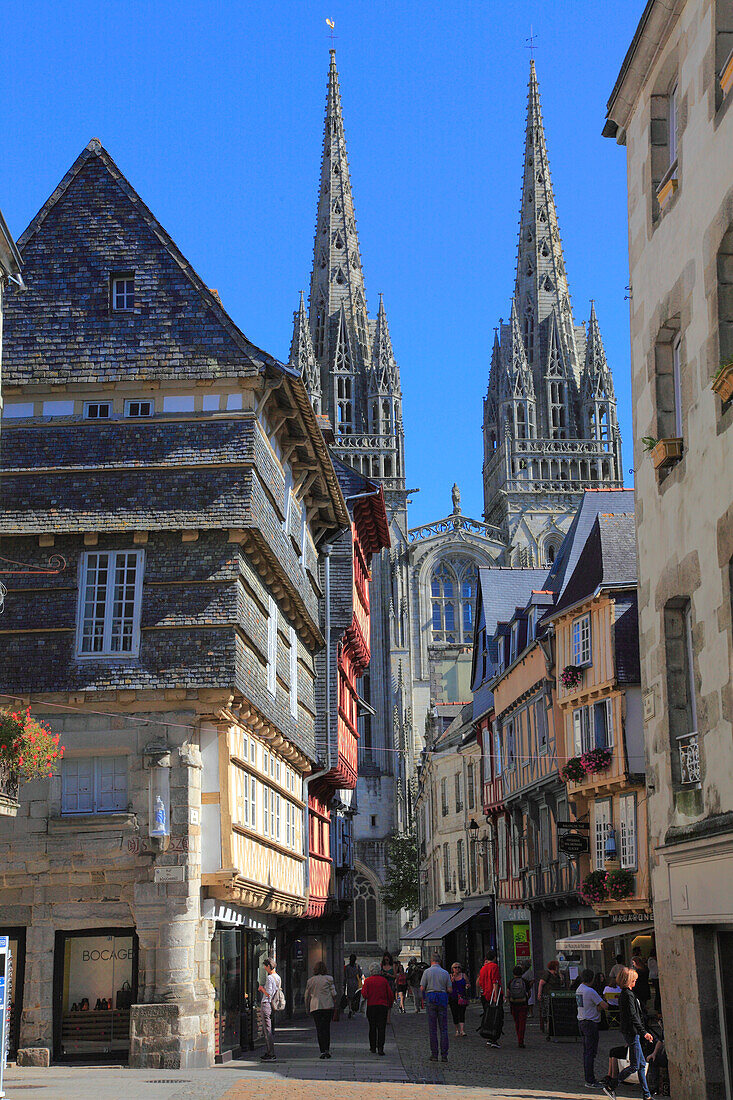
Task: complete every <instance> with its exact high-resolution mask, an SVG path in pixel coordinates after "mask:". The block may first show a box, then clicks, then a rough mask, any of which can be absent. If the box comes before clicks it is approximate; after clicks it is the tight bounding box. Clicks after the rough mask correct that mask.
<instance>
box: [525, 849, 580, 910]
mask: <svg viewBox="0 0 733 1100" xmlns="http://www.w3.org/2000/svg"><path fill="white" fill-rule="evenodd" d="M579 888H580V871H579V868H578V863H577V861H576V860H572V861H571V862H569V863H565V862H564V861H562V862H561V861H560V860H557V859H554V860H552V861H551V862H550V863H545V864H542V865H541V866H540V867H532V868H531V870H528V871H525V872H524V894H525V898H526V899H527V901H539V900H540V899H541V898H550V897H556V896H560V895H563V894H573V893H575V892H576V891H577V890H579Z"/></svg>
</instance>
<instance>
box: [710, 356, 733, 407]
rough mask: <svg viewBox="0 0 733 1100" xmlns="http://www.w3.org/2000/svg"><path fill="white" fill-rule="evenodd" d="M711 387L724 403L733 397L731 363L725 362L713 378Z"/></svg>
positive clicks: (732, 367) (732, 368)
mask: <svg viewBox="0 0 733 1100" xmlns="http://www.w3.org/2000/svg"><path fill="white" fill-rule="evenodd" d="M711 387H712V389H713V390H714V392H715V393H717V394H718V396H719V397H720V400H721V401H722V402H723V404H725V402H726V401H730V399H731V398H732V397H733V363H726V364H725V366H723V367H721V368H720V370H719V371H718V373H717V374H716V375H715V378H713V381H712V383H711Z"/></svg>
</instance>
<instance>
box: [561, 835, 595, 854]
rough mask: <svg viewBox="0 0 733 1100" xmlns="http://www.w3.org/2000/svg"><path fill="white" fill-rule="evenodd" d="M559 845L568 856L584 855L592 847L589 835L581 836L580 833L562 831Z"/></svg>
mask: <svg viewBox="0 0 733 1100" xmlns="http://www.w3.org/2000/svg"><path fill="white" fill-rule="evenodd" d="M557 846H558V848H559V849H560V851H561V852H564V853H565V855H567V856H582V855H584V854H585V852H587V851H589V849H590V845H589V843H588V837H587V836H581V835H580V833H561V834H560V835H559V836H558V838H557Z"/></svg>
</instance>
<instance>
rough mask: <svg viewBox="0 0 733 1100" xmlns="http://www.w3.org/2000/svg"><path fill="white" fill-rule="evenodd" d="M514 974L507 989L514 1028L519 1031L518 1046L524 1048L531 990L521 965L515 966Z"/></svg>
mask: <svg viewBox="0 0 733 1100" xmlns="http://www.w3.org/2000/svg"><path fill="white" fill-rule="evenodd" d="M512 974H513V975H514V976H513V978H512V980H511V981H510V982H509V985H508V986H507V989H506V995H507V999H508V1001H509V1011H510V1012H511V1014H512V1018H513V1020H514V1030H515V1031H516V1033H517V1046H518V1047H520V1048H521V1049H524V1032H525V1030H526V1027H527V1013H528V1012H529V991H528V989H527V983H526V982H525V980H524V978H523V977H522V968H521V966H515V967H514V970H513V971H512Z"/></svg>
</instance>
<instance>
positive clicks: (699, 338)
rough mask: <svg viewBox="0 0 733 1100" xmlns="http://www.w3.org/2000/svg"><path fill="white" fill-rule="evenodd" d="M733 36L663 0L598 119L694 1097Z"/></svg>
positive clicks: (721, 1001)
mask: <svg viewBox="0 0 733 1100" xmlns="http://www.w3.org/2000/svg"><path fill="white" fill-rule="evenodd" d="M732 51H733V6H731V4H730V3H728V2H726V0H676V2H675V3H672V4H662V3H657V2H654V0H652V2H650V3H648V4H647V6H646V8H645V11H644V13H643V16H642V18H641V21H640V23H639V27H638V29H637V32H636V34H635V36H634V39H633V41H632V43H631V46H630V48H629V51H628V53H627V55H626V58H625V60H624V63H623V66H622V68H621V72H620V74H619V77H618V79H617V82H616V86H615V87H614V89H613V92H612V94H611V98H610V101H609V105H608V116H607V120H606V125H605V128H604V134H605V135H606V136H609V137H615V138H616V141H617V142H618V143H619V144H622V145H625V147H626V157H627V166H628V181H629V184H628V218H629V234H628V235H629V253H630V274H631V286H632V299H631V360H632V393H633V410H634V439H635V443H634V466H635V468H636V498H637V509H636V514H637V525H638V529H637V540H638V557H639V631H640V643H641V679H642V690H643V715H644V724H645V745H646V773H647V781H646V786H647V799H648V812H649V834H650V860H651V885H652V893H653V897H654V924H655V928H656V933H657V948H658V951H657V953H658V956H659V971H660V981H661V994H662V1004H663V1009H664V1023H665V1033H666V1038H667V1047H668V1050H669V1061H670V1074H671V1088H672V1093H673V1094H674V1095H675V1096H677V1097H680V1098H683V1100H692V1098H695V1100H697V1098H698V1097H703V1096H704V1097H706V1098H708V1100H717V1098H722V1097H730V1096H732V1095H733V1008H732V1007H731V998H730V990H731V987H732V983H733V934H732V933H731V931H730V929H731V926H732V923H733V885H732V884H733V766H732V764H731V761H732V759H733V757H732V755H731V737H732V734H733V726H732V720H733V691H732V685H733V677H732V673H731V670H732V669H733V635H732V631H731V608H732V606H733V602H732V601H733V592H732V584H733V565H732V563H733V475H732V473H731V471H733V427H732V426H731V425H732V424H733V408H732V405H731V401H730V399H729V398H730V396H731V389H732V388H733V386H732V385H731V383H732V379H731V374H732V373H733V368H731V367H730V362H731V360H732V359H733V337H732V334H733V91H732V84H733V56H732ZM721 368H722V370H721ZM726 386H727V388H726ZM726 396H727V397H728V400H726ZM645 437H649V439H648V442H647V441H646V439H645ZM645 446H646V447H649V448H652V449H650V450H647V449H645Z"/></svg>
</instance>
